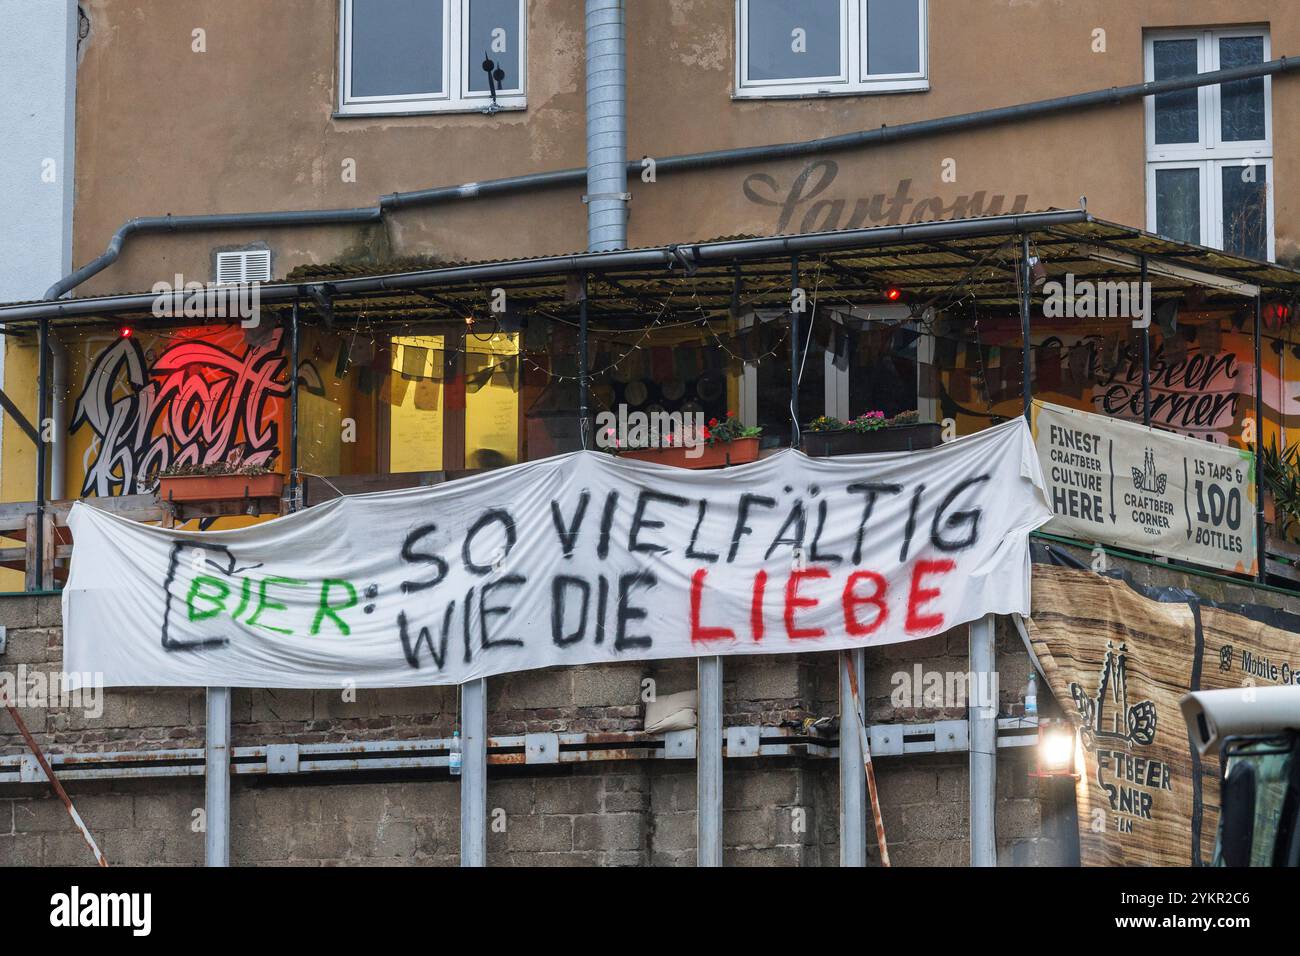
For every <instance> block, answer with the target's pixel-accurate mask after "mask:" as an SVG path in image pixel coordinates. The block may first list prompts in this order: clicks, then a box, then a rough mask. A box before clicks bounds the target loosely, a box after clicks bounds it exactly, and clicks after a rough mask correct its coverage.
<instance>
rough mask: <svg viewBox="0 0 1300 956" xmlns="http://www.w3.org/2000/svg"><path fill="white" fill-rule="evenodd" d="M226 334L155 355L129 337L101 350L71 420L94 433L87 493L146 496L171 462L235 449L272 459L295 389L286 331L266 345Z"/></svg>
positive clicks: (257, 461)
mask: <svg viewBox="0 0 1300 956" xmlns="http://www.w3.org/2000/svg"><path fill="white" fill-rule="evenodd" d="M221 331H223V332H224V331H227V330H221ZM222 338H223V337H222V336H221V335H220V334H218V335H216V336H213V335H205V337H204V338H202V339H200V338H184V339H181V340H178V341H175V342H174V343H173V344H169V345H167V346H166V347H165V348H162V349H161V350H160V351H158V352H157V353H156V354H155V353H154V352H152V351H150V352H146V350H145V347H144V346H143V345H142V344H141V342H140V341H139V340H138V339H137V338H135V337H123V338H119V339H117V340H115V341H114V342H113V344H111V345H109V346H108V347H107V348H105V349H103V350H102V351H101V352H100V353H99V354H98V355H97V356H95V357H94V359H93V361H92V362H91V365H90V368H89V370H88V372H87V373H86V377H85V384H84V386H83V388H82V391H81V394H80V395H79V396H78V397H77V400H76V406H75V408H74V412H73V419H72V423H71V426H70V430H71V433H72V434H76V433H77V432H78V431H79V430H80V429H82V428H83V427H85V428H88V429H89V430H90V432H91V433H92V438H91V442H90V446H89V448H88V449H87V450H86V455H85V478H84V480H83V482H82V486H81V492H80V493H81V495H82V496H90V495H95V496H99V497H107V496H110V495H121V494H142V493H145V492H148V491H151V490H152V489H153V487H154V485H155V483H156V481H157V477H158V474H159V472H161V471H164V470H166V469H167V468H169V467H171V466H173V465H188V464H198V465H203V464H210V463H212V462H217V461H224V460H227V459H228V458H229V457H230V456H231V454H232V453H234V452H240V453H241V454H242V458H243V462H244V463H245V464H248V465H261V466H267V465H270V464H271V463H272V462H273V461H274V460H275V458H276V456H277V455H278V454H279V447H278V446H279V438H280V425H279V421H278V419H279V417H280V411H281V408H280V402H281V400H282V399H283V397H284V396H286V395H288V393H289V386H288V383H287V381H286V376H285V364H286V362H285V357H284V355H283V354H282V350H281V334H280V331H279V330H278V329H277V330H276V332H275V333H274V334H273V336H272V337H271V338H270V340H269V341H268V342H266V343H265V344H264V345H260V346H254V345H249V344H247V343H245V342H244V340H243V337H242V336H241V335H239V334H238V331H237V330H236V332H235V334H234V335H232V336H230V337H229V338H228V340H227V341H225V342H224V344H218V343H219V342H220V341H221V340H222ZM214 339H215V340H216V341H214ZM163 341H166V340H163Z"/></svg>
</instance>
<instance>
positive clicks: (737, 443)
mask: <svg viewBox="0 0 1300 956" xmlns="http://www.w3.org/2000/svg"><path fill="white" fill-rule="evenodd" d="M698 451H700V449H699V448H638V449H636V450H634V451H622V452H619V457H620V458H634V459H636V460H637V461H655V462H658V463H659V464H661V465H674V466H676V467H678V468H697V469H698V468H725V467H727V466H728V465H745V464H748V463H749V462H751V461H758V439H757V438H736V439H733V440H732V441H728V442H719V443H718V444H716V445H705V446H704V449H703V452H704V453H703V454H698V455H695V457H694V458H691V457H687V452H690V453H692V454H695V453H696V452H698Z"/></svg>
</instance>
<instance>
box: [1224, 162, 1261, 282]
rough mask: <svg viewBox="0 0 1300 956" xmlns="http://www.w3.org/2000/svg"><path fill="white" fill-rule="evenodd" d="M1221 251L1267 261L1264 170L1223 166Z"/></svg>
mask: <svg viewBox="0 0 1300 956" xmlns="http://www.w3.org/2000/svg"><path fill="white" fill-rule="evenodd" d="M1222 173H1223V249H1224V251H1225V252H1235V253H1237V254H1238V255H1242V256H1247V257H1249V258H1251V259H1267V258H1268V168H1267V167H1265V166H1224V167H1223V170H1222Z"/></svg>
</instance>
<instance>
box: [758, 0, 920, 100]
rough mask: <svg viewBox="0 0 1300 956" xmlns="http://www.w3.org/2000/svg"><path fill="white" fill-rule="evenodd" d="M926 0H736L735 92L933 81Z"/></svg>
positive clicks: (879, 88)
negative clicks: (928, 46) (930, 76)
mask: <svg viewBox="0 0 1300 956" xmlns="http://www.w3.org/2000/svg"><path fill="white" fill-rule="evenodd" d="M926 8H927V0H794V2H791V0H736V87H735V95H736V96H737V97H742V98H752V97H795V96H835V95H847V94H853V93H899V92H908V91H917V90H928V89H929V88H930V82H929V79H928V77H929V73H928V63H927V59H928V57H927V51H926V36H927V32H928V31H927V29H926V16H927V9H926Z"/></svg>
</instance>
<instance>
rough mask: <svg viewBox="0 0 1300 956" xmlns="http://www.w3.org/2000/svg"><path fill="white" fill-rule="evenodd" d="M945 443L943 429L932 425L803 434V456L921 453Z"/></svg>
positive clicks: (929, 423) (931, 423) (928, 423)
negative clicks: (896, 452)
mask: <svg viewBox="0 0 1300 956" xmlns="http://www.w3.org/2000/svg"><path fill="white" fill-rule="evenodd" d="M942 441H943V428H942V426H940V425H938V424H936V423H933V422H923V423H919V424H915V425H892V426H889V427H886V428H878V429H876V430H875V431H873V432H858V431H851V430H849V429H844V430H842V431H836V432H804V433H803V453H804V454H805V455H807V456H809V457H810V458H831V457H833V456H835V455H870V454H873V453H875V452H882V451H918V450H920V449H922V448H935V447H936V446H938V445H939V444H940V443H941V442H942Z"/></svg>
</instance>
